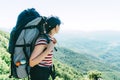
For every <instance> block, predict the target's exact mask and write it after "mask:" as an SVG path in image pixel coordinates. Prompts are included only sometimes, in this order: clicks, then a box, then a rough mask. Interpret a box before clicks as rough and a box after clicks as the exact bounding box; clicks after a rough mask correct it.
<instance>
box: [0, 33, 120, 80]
mask: <svg viewBox="0 0 120 80" xmlns="http://www.w3.org/2000/svg"><path fill="white" fill-rule="evenodd" d="M8 41H9V33H6V32H3V31H0V80H18V79H14V78H11V79H10V78H8V76H9V75H10V54H9V53H8V52H7V48H8ZM81 41H83V42H86V43H80V44H79V43H78V44H75V43H74V42H72V40H71V41H65V42H66V43H64V45H67V44H69V42H70V43H71V44H69V45H67V47H62V46H64V45H63V44H62V45H58V46H57V48H58V51H57V52H55V55H54V63H55V66H56V74H57V77H56V79H55V80H93V78H96V77H100V78H102V79H103V80H120V76H119V75H120V68H119V67H118V66H119V65H120V63H119V62H118V61H119V59H120V58H119V56H117V55H119V54H118V52H119V47H120V46H118V47H117V46H113V47H112V48H111V49H110V48H109V50H108V51H107V54H108V55H107V54H106V53H105V52H106V51H105V50H106V48H108V45H105V44H104V45H103V44H102V43H101V42H99V43H98V44H97V41H96V42H94V45H92V43H93V41H91V40H90V42H92V43H90V42H89V40H86V41H85V39H84V40H81ZM76 42H77V41H76ZM88 43H89V45H86V44H88ZM72 44H75V46H72ZM100 44H101V45H100ZM98 45H100V46H102V45H103V47H102V48H101V47H100V46H99V47H97V48H94V47H95V46H98ZM76 46H77V48H76ZM78 47H80V48H78ZM85 47H86V50H85ZM91 48H94V49H96V50H94V49H91ZM97 49H98V51H97ZM78 50H79V51H78ZM91 50H93V51H91ZM114 50H115V51H114ZM80 51H81V52H80ZM100 51H101V52H100ZM102 51H103V53H102ZM109 51H110V52H109ZM95 52H96V53H98V54H99V55H98V54H97V56H96V55H94V54H95ZM90 53H91V54H90ZM114 53H115V54H116V55H113V54H114ZM114 57H116V58H114ZM109 61H110V62H112V63H109ZM115 61H116V62H115ZM26 80H27V79H26Z"/></svg>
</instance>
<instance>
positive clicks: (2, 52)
mask: <svg viewBox="0 0 120 80" xmlns="http://www.w3.org/2000/svg"><path fill="white" fill-rule="evenodd" d="M8 40H9V34H8V33H5V32H3V31H0V47H1V48H0V80H18V79H14V78H11V79H10V78H9V75H10V54H9V53H8V52H7V48H8ZM54 62H55V66H56V75H57V77H56V80H73V79H74V80H79V79H80V78H81V74H80V72H77V71H76V70H75V69H73V68H72V67H69V66H67V65H65V64H62V63H61V62H59V61H57V60H56V59H54Z"/></svg>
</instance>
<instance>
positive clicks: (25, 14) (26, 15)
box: [16, 8, 40, 26]
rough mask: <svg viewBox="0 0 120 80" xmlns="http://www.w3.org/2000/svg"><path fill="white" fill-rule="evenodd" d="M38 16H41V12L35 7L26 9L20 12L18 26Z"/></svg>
mask: <svg viewBox="0 0 120 80" xmlns="http://www.w3.org/2000/svg"><path fill="white" fill-rule="evenodd" d="M37 17H40V14H39V13H38V12H37V11H36V10H35V8H30V9H27V10H24V11H22V12H21V13H20V14H19V16H18V19H17V23H16V26H18V25H21V24H23V23H24V24H25V25H26V24H27V23H28V22H30V21H32V20H33V19H35V18H37Z"/></svg>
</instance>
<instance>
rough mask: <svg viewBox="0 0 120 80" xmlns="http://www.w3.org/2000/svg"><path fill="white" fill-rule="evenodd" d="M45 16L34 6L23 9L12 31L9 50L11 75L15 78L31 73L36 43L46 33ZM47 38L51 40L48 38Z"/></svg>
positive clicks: (24, 76)
mask: <svg viewBox="0 0 120 80" xmlns="http://www.w3.org/2000/svg"><path fill="white" fill-rule="evenodd" d="M44 24H45V17H42V16H41V15H40V14H39V13H38V12H37V11H36V10H35V9H34V8H31V9H27V10H24V11H22V12H21V13H20V14H19V16H18V19H17V23H16V26H15V27H14V28H13V30H12V31H11V33H10V41H9V47H8V51H9V53H10V54H11V75H10V77H15V78H26V77H27V76H28V75H29V71H30V66H29V57H30V55H31V53H32V51H33V49H34V43H35V41H36V39H37V38H38V37H39V36H40V35H43V36H46V38H47V37H48V36H47V35H46V34H44ZM47 40H49V39H48V38H47Z"/></svg>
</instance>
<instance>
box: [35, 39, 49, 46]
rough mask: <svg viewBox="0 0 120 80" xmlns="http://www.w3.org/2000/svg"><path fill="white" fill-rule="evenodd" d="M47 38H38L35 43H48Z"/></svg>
mask: <svg viewBox="0 0 120 80" xmlns="http://www.w3.org/2000/svg"><path fill="white" fill-rule="evenodd" d="M47 44H48V43H47V40H46V39H45V38H38V39H37V41H36V43H35V46H37V45H47Z"/></svg>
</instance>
